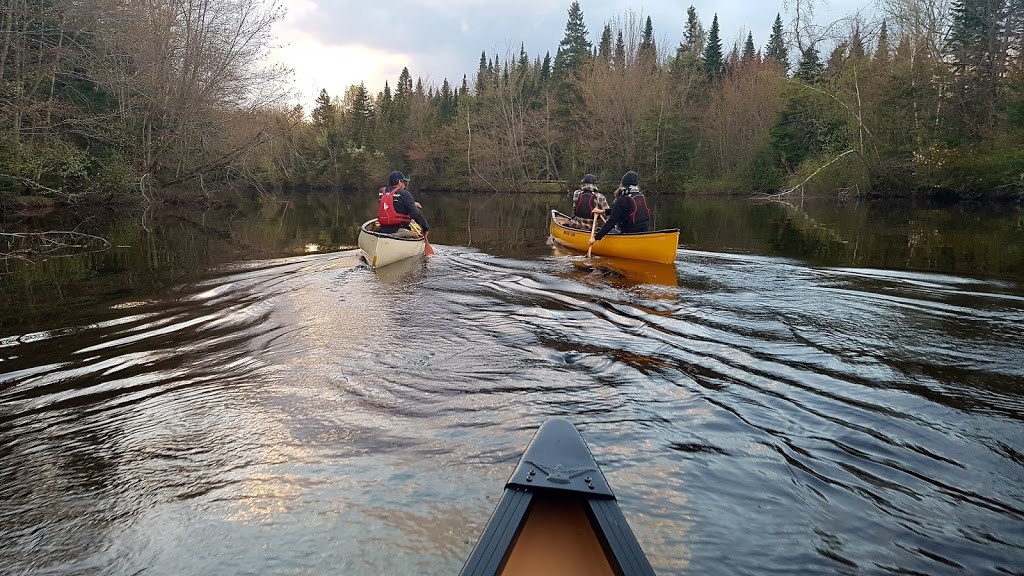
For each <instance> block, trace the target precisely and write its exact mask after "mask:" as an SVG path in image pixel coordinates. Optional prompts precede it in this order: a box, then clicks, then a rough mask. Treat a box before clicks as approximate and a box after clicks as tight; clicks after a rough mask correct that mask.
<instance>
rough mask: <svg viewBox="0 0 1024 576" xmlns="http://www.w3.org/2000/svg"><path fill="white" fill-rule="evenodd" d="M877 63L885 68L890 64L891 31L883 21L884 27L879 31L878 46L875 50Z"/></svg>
mask: <svg viewBox="0 0 1024 576" xmlns="http://www.w3.org/2000/svg"><path fill="white" fill-rule="evenodd" d="M875 62H876V63H878V64H880V65H882V66H885V65H887V64H889V30H888V28H886V26H885V20H882V27H881V28H879V29H878V46H877V47H876V48H875Z"/></svg>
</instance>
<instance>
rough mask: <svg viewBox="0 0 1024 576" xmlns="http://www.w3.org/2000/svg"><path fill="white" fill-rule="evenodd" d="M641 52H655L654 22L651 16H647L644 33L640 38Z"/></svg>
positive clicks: (648, 53) (649, 53)
mask: <svg viewBox="0 0 1024 576" xmlns="http://www.w3.org/2000/svg"><path fill="white" fill-rule="evenodd" d="M640 52H641V53H643V54H647V55H651V54H654V24H653V23H652V22H651V17H650V16H648V17H647V23H645V24H644V34H643V36H642V37H641V38H640Z"/></svg>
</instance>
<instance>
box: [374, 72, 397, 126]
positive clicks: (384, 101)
mask: <svg viewBox="0 0 1024 576" xmlns="http://www.w3.org/2000/svg"><path fill="white" fill-rule="evenodd" d="M393 105H394V101H393V100H392V98H391V87H390V86H388V82H387V80H385V81H384V91H383V92H381V93H380V98H378V103H377V110H378V114H377V122H378V123H380V122H387V121H389V120H390V119H391V108H392V106H393Z"/></svg>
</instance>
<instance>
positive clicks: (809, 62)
mask: <svg viewBox="0 0 1024 576" xmlns="http://www.w3.org/2000/svg"><path fill="white" fill-rule="evenodd" d="M793 76H794V77H795V78H796V79H797V80H799V81H801V82H803V83H804V84H809V85H815V84H821V82H822V80H824V77H825V69H824V67H823V66H822V64H821V57H820V56H819V55H818V49H817V48H815V47H814V45H813V44H812V45H810V46H808V47H807V48H806V49H804V51H803V55H802V56H801V57H800V63H799V64H798V65H797V68H796V73H795V74H794V75H793Z"/></svg>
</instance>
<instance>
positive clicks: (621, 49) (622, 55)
mask: <svg viewBox="0 0 1024 576" xmlns="http://www.w3.org/2000/svg"><path fill="white" fill-rule="evenodd" d="M615 67H616V68H618V69H620V70H621V69H622V68H625V67H626V43H625V41H623V40H622V30H619V37H618V38H617V39H616V40H615Z"/></svg>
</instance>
